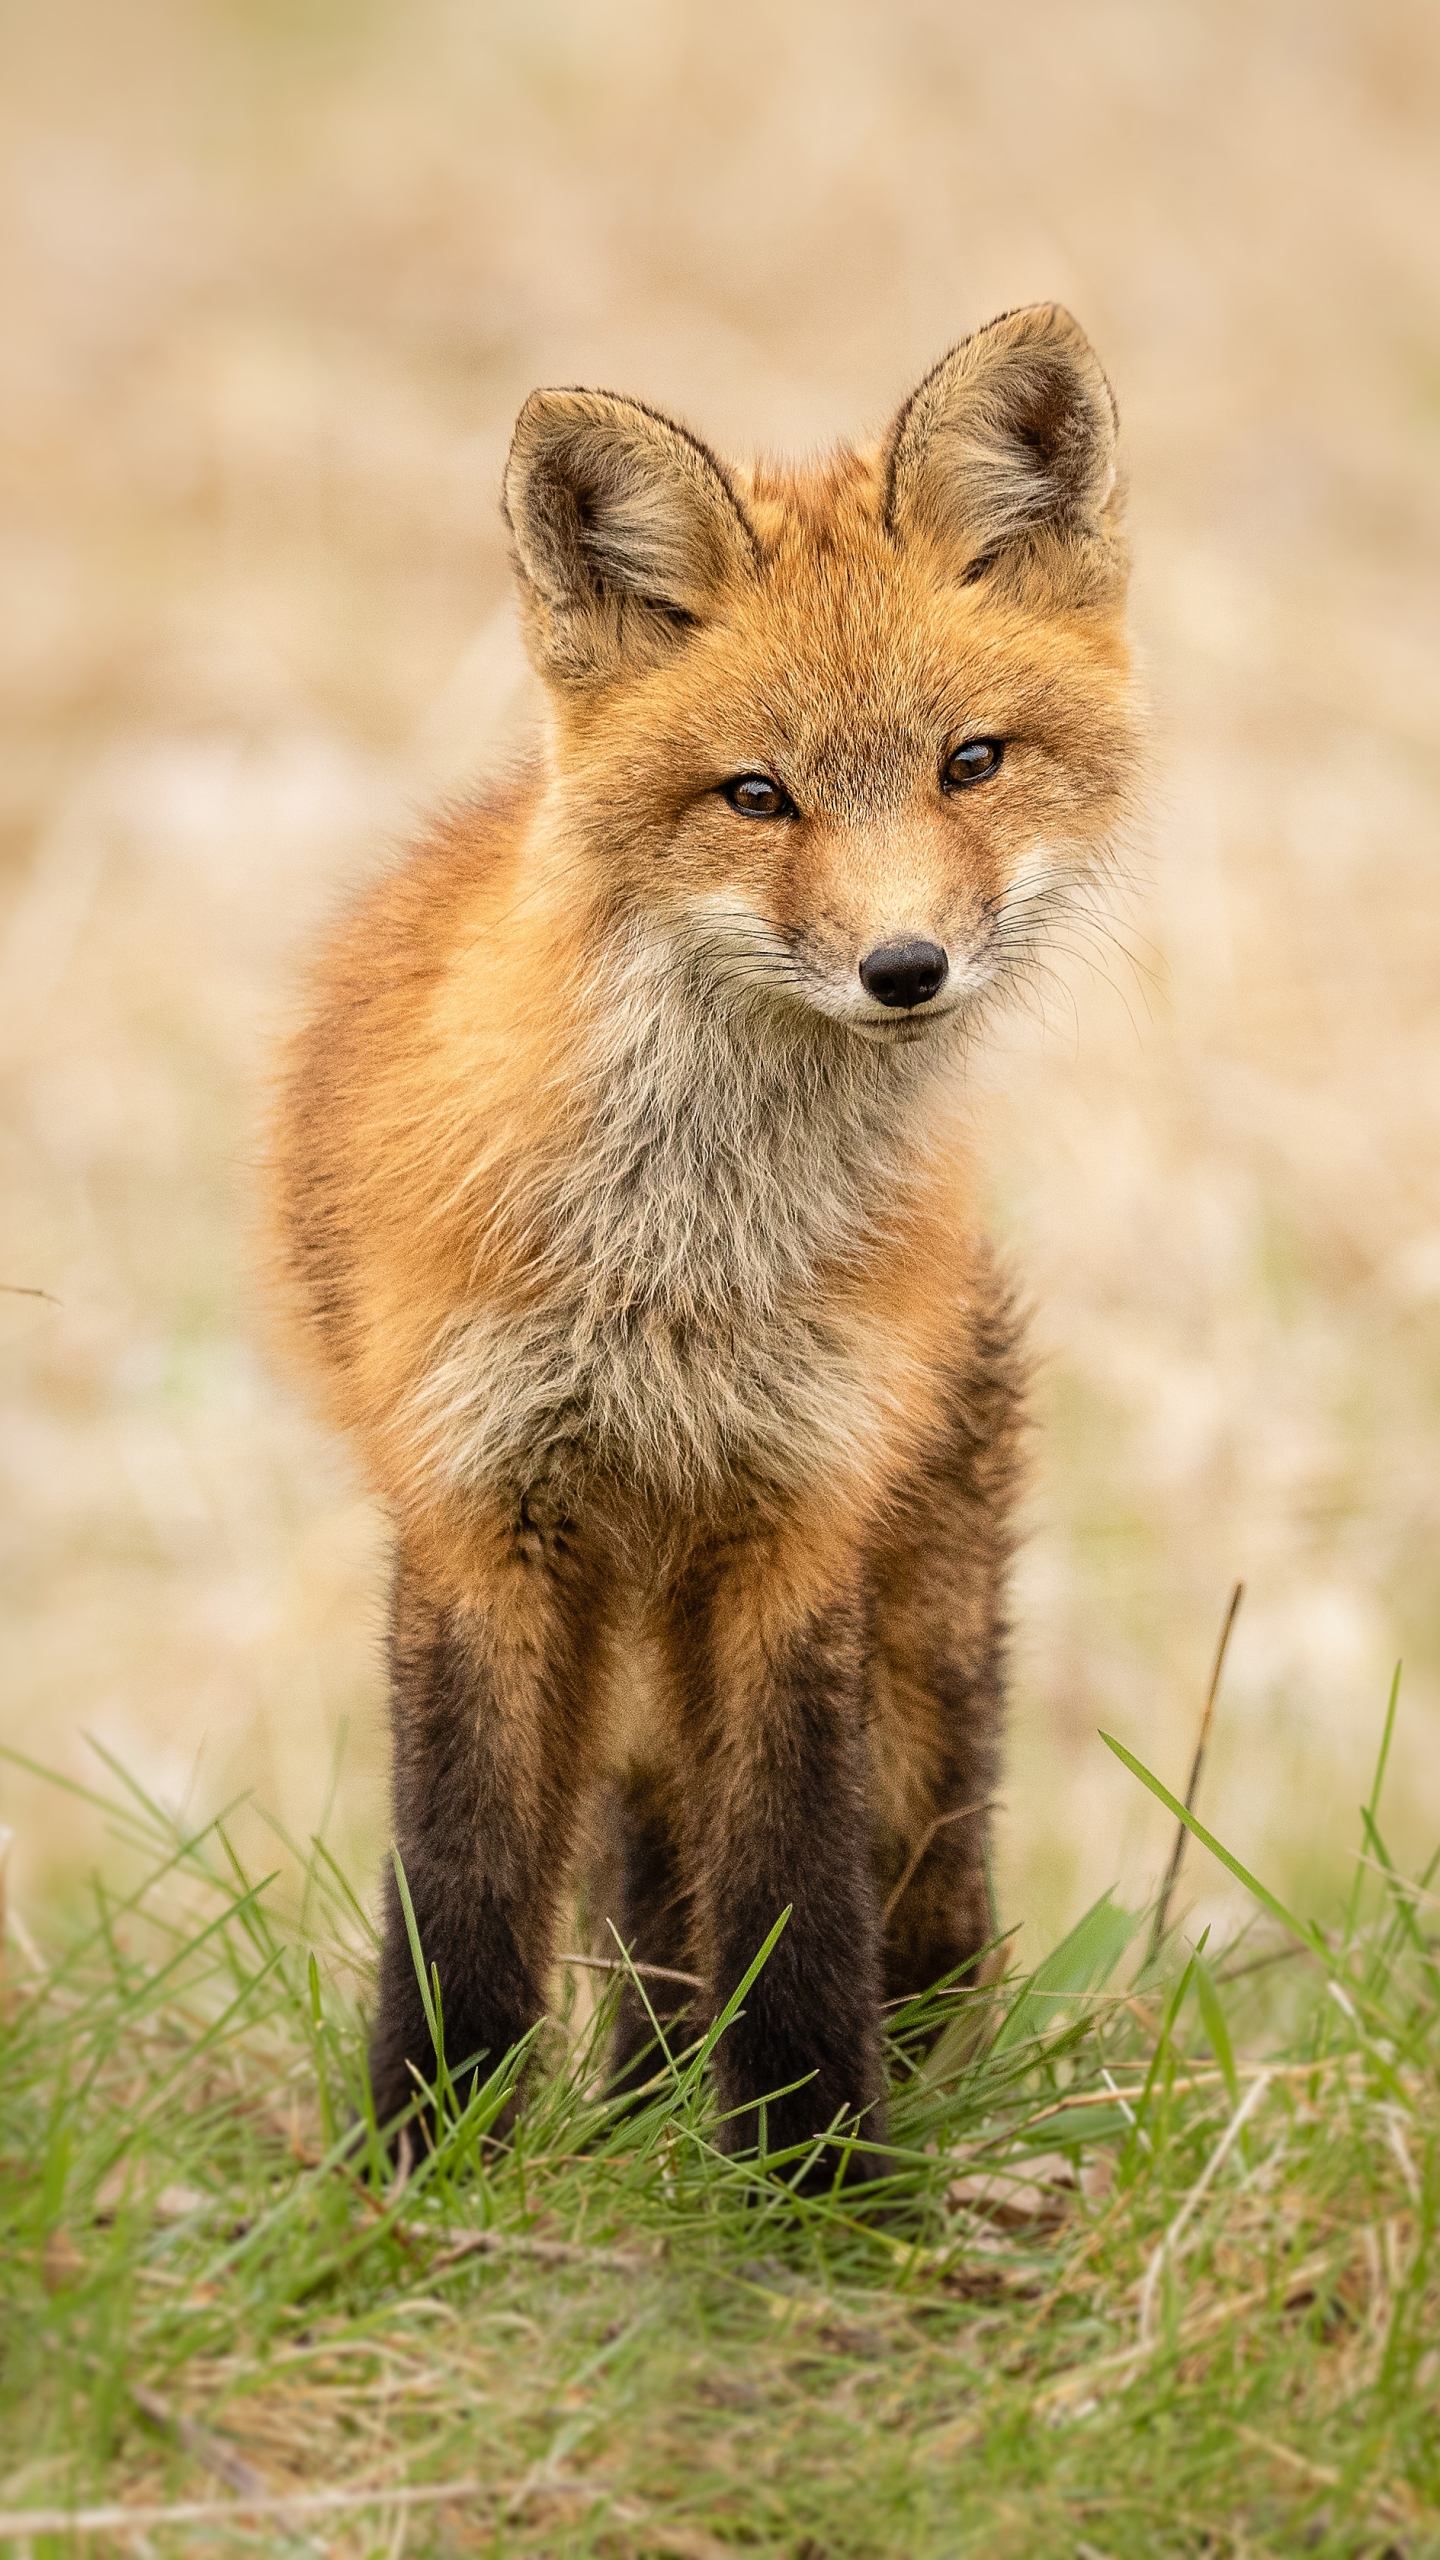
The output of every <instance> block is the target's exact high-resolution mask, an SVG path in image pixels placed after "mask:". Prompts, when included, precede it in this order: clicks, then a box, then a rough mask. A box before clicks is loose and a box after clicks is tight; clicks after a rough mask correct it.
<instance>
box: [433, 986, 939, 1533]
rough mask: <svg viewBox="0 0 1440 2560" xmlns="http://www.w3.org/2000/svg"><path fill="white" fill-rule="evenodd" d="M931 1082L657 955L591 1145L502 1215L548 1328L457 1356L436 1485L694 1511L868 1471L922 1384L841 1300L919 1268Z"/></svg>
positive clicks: (628, 1004) (602, 1092)
mask: <svg viewBox="0 0 1440 2560" xmlns="http://www.w3.org/2000/svg"><path fill="white" fill-rule="evenodd" d="M612 996H613V989H612ZM817 1035H818V1036H817ZM931 1073H932V1071H931V1070H930V1069H929V1067H928V1064H927V1062H926V1060H925V1058H924V1054H923V1053H917V1052H916V1051H915V1050H905V1051H897V1052H892V1051H886V1050H879V1049H873V1048H870V1047H867V1046H866V1045H864V1044H863V1043H861V1042H859V1041H856V1040H854V1039H853V1038H851V1037H850V1036H849V1035H847V1034H846V1033H844V1032H843V1031H840V1030H838V1029H837V1028H836V1027H835V1026H833V1025H831V1024H829V1023H823V1022H822V1023H819V1024H817V1023H815V1021H814V1019H813V1017H811V1018H809V1019H806V1018H805V1017H803V1016H800V1015H798V1013H797V1015H796V1016H795V1017H794V1018H791V1017H789V1016H787V1015H779V1016H778V1018H777V1012H776V1009H775V1007H774V1006H773V1003H771V1002H768V1001H766V1002H759V1003H756V1002H745V1001H743V1000H742V1001H731V1000H730V999H728V998H722V997H719V996H717V994H716V992H715V991H714V989H713V987H708V986H704V985H702V984H697V983H696V982H695V981H694V980H693V979H692V978H690V977H689V976H688V975H687V973H686V972H685V970H684V968H683V966H682V967H680V968H677V967H676V965H675V955H674V953H673V951H671V952H669V953H657V952H656V951H655V949H654V947H653V946H650V947H643V946H642V947H641V948H639V949H637V951H636V952H635V953H634V954H633V955H632V957H631V960H630V962H629V964H628V967H627V969H626V971H625V972H624V973H623V975H622V977H621V981H620V988H619V995H618V999H616V1000H614V1001H612V1002H610V1003H609V1004H608V1005H607V1007H606V1010H605V1015H604V1023H603V1029H602V1030H601V1031H600V1033H599V1034H598V1036H597V1037H596V1039H595V1041H594V1043H593V1046H592V1050H591V1054H590V1056H589V1058H588V1061H587V1067H586V1077H587V1083H588V1091H587V1093H586V1096H585V1108H584V1112H583V1115H582V1128H583V1134H582V1135H581V1136H580V1138H579V1140H578V1142H577V1143H576V1144H575V1145H573V1146H572V1148H571V1149H570V1150H569V1152H568V1154H567V1155H566V1156H565V1158H564V1160H563V1161H560V1162H549V1163H547V1164H545V1165H543V1166H539V1167H536V1168H534V1169H530V1170H527V1173H526V1176H525V1178H524V1180H523V1181H521V1182H517V1184H516V1185H515V1187H514V1190H513V1192H512V1195H511V1196H510V1197H508V1198H507V1199H505V1200H503V1201H502V1202H500V1203H499V1204H498V1206H497V1210H496V1215H497V1217H499V1218H501V1219H503V1220H504V1222H505V1223H506V1225H508V1226H509V1227H510V1228H511V1230H512V1231H513V1232H515V1233H521V1234H523V1235H524V1236H525V1237H526V1238H527V1239H530V1240H531V1243H530V1278H531V1282H532V1291H533V1294H532V1295H531V1298H530V1303H529V1304H528V1305H527V1306H526V1308H525V1309H524V1311H523V1312H516V1311H515V1309H514V1308H513V1306H500V1305H492V1304H487V1303H485V1302H483V1301H477V1302H475V1303H472V1304H470V1305H468V1306H466V1307H465V1308H463V1309H461V1310H460V1311H458V1312H457V1313H456V1315H455V1316H453V1317H452V1318H451V1320H450V1321H449V1323H448V1324H447V1325H446V1326H445V1328H444V1330H443V1332H442V1333H441V1335H440V1336H439V1337H438V1338H437V1340H436V1341H435V1343H434V1344H433V1346H432V1352H431V1357H430V1360H429V1362H428V1364H427V1367H426V1370H425V1373H424V1376H423V1378H422V1380H421V1382H420V1385H419V1388H418V1391H417V1393H416V1394H415V1396H414V1399H413V1402H412V1406H411V1421H412V1428H413V1431H414V1434H415V1438H416V1440H417V1443H418V1444H419V1446H420V1448H421V1449H422V1450H423V1454H424V1458H425V1460H426V1461H427V1463H428V1464H429V1465H431V1466H435V1467H438V1470H439V1471H440V1473H441V1474H442V1475H443V1477H444V1478H445V1479H446V1480H447V1481H448V1482H449V1483H450V1484H451V1485H452V1486H455V1487H468V1488H472V1489H475V1490H480V1489H482V1488H500V1487H505V1488H508V1489H513V1490H515V1491H524V1490H525V1489H527V1488H528V1487H531V1486H533V1485H536V1484H551V1485H555V1486H556V1487H557V1488H563V1489H564V1490H566V1491H567V1492H568V1491H572V1490H574V1491H578V1489H579V1488H580V1486H581V1485H582V1484H583V1482H584V1481H585V1480H586V1479H587V1478H593V1477H594V1476H596V1475H597V1474H605V1475H609V1476H611V1477H616V1478H618V1479H619V1480H620V1481H621V1482H622V1483H625V1484H627V1485H629V1486H631V1487H633V1488H634V1489H635V1490H636V1491H644V1492H647V1493H649V1494H651V1495H652V1496H655V1497H658V1498H659V1499H661V1500H666V1501H674V1502H683V1501H693V1500H697V1499H699V1500H703V1498H704V1497H705V1495H706V1494H707V1492H708V1493H713V1492H714V1491H715V1490H717V1489H719V1488H720V1487H722V1486H723V1485H724V1484H726V1483H727V1482H734V1481H737V1480H739V1479H741V1478H745V1477H749V1478H751V1479H752V1480H757V1481H760V1482H764V1483H768V1484H771V1485H774V1486H776V1487H785V1486H794V1485H796V1484H798V1483H802V1482H804V1481H806V1480H807V1479H812V1478H815V1477H817V1476H819V1475H822V1474H823V1473H824V1471H825V1470H826V1469H827V1468H830V1467H833V1466H834V1465H835V1464H837V1463H838V1462H842V1461H845V1460H851V1461H853V1460H854V1459H856V1458H857V1457H858V1458H860V1459H861V1460H862V1461H863V1453H864V1448H865V1444H866V1441H867V1439H868V1438H869V1437H870V1436H871V1435H872V1434H873V1432H874V1429H875V1426H876V1422H877V1420H878V1418H879V1414H880V1411H881V1409H882V1407H884V1406H885V1405H886V1404H891V1403H894V1402H895V1401H896V1400H898V1398H899V1397H900V1396H901V1394H902V1393H903V1389H904V1385H905V1380H904V1378H903V1375H901V1374H897V1365H896V1361H895V1358H894V1356H893V1348H892V1347H891V1346H889V1345H888V1344H887V1342H886V1341H885V1339H884V1331H885V1328H884V1324H883V1318H882V1317H880V1316H879V1315H877V1314H876V1313H873V1312H871V1313H868V1314H867V1313H863V1312H861V1303H862V1302H861V1299H860V1293H858V1292H857V1293H854V1294H853V1296H852V1294H851V1293H847V1292H846V1290H845V1289H844V1287H843V1285H842V1286H840V1287H838V1288H837V1286H836V1285H835V1282H836V1278H837V1275H842V1274H843V1273H844V1271H845V1269H846V1268H847V1266H848V1267H850V1268H852V1269H855V1270H857V1271H858V1270H860V1269H862V1268H863V1267H864V1266H866V1265H871V1264H873V1263H874V1262H875V1261H876V1260H877V1259H880V1260H882V1261H883V1258H884V1257H885V1255H886V1254H887V1253H889V1252H893V1251H895V1250H896V1249H897V1248H896V1247H895V1246H894V1244H893V1243H892V1242H891V1221H890V1215H889V1212H890V1211H891V1210H892V1209H893V1204H894V1200H895V1197H896V1193H897V1186H898V1185H899V1184H900V1183H901V1182H902V1181H903V1178H904V1168H905V1164H906V1161H907V1158H909V1157H911V1156H913V1151H914V1148H915V1146H916V1144H917V1142H919V1137H920V1133H919V1131H918V1130H917V1125H916V1124H917V1120H919V1119H921V1118H923V1113H921V1112H920V1111H919V1110H918V1109H917V1104H918V1102H919V1099H920V1096H921V1094H922V1093H923V1091H924V1090H925V1088H926V1087H927V1086H928V1085H929V1083H930V1081H931ZM822 1281H824V1282H827V1283H828V1284H829V1285H826V1286H822ZM847 1300H848V1303H847ZM875 1303H876V1300H875V1293H874V1292H866V1293H864V1299H863V1304H864V1305H865V1306H867V1307H870V1308H872V1309H873V1308H874V1306H875Z"/></svg>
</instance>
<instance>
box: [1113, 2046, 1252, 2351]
mask: <svg viewBox="0 0 1440 2560" xmlns="http://www.w3.org/2000/svg"><path fill="white" fill-rule="evenodd" d="M1272 2078H1273V2074H1272V2073H1270V2072H1269V2071H1262V2072H1261V2074H1260V2076H1259V2078H1258V2080H1257V2081H1256V2082H1255V2085H1254V2087H1253V2088H1252V2089H1251V2090H1250V2092H1249V2094H1248V2095H1247V2096H1246V2097H1244V2098H1242V2099H1241V2101H1240V2104H1239V2106H1238V2107H1237V2108H1236V2110H1235V2113H1234V2114H1233V2116H1232V2117H1231V2119H1230V2122H1229V2123H1228V2125H1227V2126H1226V2128H1225V2131H1224V2133H1223V2134H1222V2135H1221V2137H1220V2140H1219V2141H1218V2142H1217V2144H1216V2145H1215V2148H1214V2150H1213V2151H1212V2152H1211V2154H1210V2157H1209V2159H1208V2160H1207V2161H1206V2163H1205V2166H1204V2168H1203V2169H1202V2170H1201V2172H1200V2175H1199V2177H1198V2178H1197V2179H1196V2181H1195V2184H1194V2186H1193V2187H1192V2188H1191V2189H1190V2191H1189V2193H1188V2195H1187V2196H1186V2197H1185V2200H1184V2202H1183V2203H1182V2205H1181V2207H1180V2210H1179V2212H1178V2213H1177V2214H1176V2215H1175V2216H1174V2219H1173V2220H1172V2221H1171V2223H1170V2225H1169V2228H1168V2229H1167V2231H1166V2233H1165V2237H1164V2239H1163V2240H1162V2241H1161V2243H1160V2246H1159V2248H1158V2249H1157V2250H1156V2251H1155V2254H1154V2256H1153V2257H1152V2258H1151V2260H1150V2264H1149V2266H1148V2267H1147V2268H1146V2270H1145V2277H1144V2281H1143V2283H1142V2285H1141V2287H1140V2344H1141V2346H1142V2347H1146V2348H1149V2347H1152V2346H1153V2345H1154V2343H1155V2296H1156V2293H1157V2292H1158V2290H1159V2285H1160V2279H1161V2276H1162V2275H1163V2274H1164V2271H1165V2269H1166V2267H1167V2265H1170V2264H1173V2261H1174V2257H1175V2252H1176V2250H1177V2248H1178V2247H1179V2245H1180V2240H1181V2237H1182V2235H1183V2233H1184V2230H1185V2226H1186V2224H1187V2223H1188V2222H1189V2220H1190V2218H1191V2216H1192V2215H1193V2213H1194V2212H1195V2209H1196V2207H1197V2205H1199V2204H1200V2202H1201V2201H1202V2199H1203V2198H1204V2196H1205V2195H1206V2194H1207V2193H1208V2192H1209V2189H1210V2187H1211V2185H1212V2184H1213V2182H1214V2180H1215V2179H1216V2177H1218V2175H1219V2173H1220V2171H1221V2169H1223V2167H1224V2165H1225V2163H1226V2161H1227V2160H1228V2159H1229V2157H1230V2154H1231V2152H1232V2151H1233V2150H1234V2148H1235V2145H1236V2143H1237V2142H1238V2141H1239V2139H1240V2136H1241V2134H1242V2133H1243V2132H1244V2130H1245V2127H1246V2125H1247V2124H1248V2123H1249V2121H1250V2118H1251V2117H1252V2116H1253V2115H1254V2114H1255V2113H1256V2112H1257V2110H1258V2109H1259V2108H1260V2107H1261V2106H1262V2105H1263V2104H1264V2101H1265V2097H1266V2094H1267V2092H1268V2090H1269V2088H1270V2084H1271V2080H1272Z"/></svg>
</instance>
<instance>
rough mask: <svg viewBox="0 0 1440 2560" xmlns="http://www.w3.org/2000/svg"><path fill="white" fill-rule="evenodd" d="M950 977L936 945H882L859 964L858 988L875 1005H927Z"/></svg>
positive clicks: (910, 943) (890, 943)
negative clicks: (862, 989)
mask: <svg viewBox="0 0 1440 2560" xmlns="http://www.w3.org/2000/svg"><path fill="white" fill-rule="evenodd" d="M949 974H950V963H949V961H948V960H947V959H946V957H945V954H944V952H943V951H942V950H941V948H940V945H939V943H938V942H882V943H880V944H878V945H877V947H876V949H875V950H873V951H867V952H866V954H865V957H864V959H863V960H862V961H861V963H860V984H861V986H862V987H863V988H864V990H865V993H866V994H867V996H873V997H874V999H875V1001H876V1003H877V1004H893V1005H913V1004H928V1003H929V1002H930V999H931V997H932V996H938V994H939V993H940V990H941V988H942V987H943V986H944V984H945V981H946V978H947V977H948V976H949Z"/></svg>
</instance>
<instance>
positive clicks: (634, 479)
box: [503, 390, 759, 683]
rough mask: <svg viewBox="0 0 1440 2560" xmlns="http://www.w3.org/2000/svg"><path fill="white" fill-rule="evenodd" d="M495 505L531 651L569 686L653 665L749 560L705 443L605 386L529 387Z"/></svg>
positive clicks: (736, 514) (733, 506)
mask: <svg viewBox="0 0 1440 2560" xmlns="http://www.w3.org/2000/svg"><path fill="white" fill-rule="evenodd" d="M503 503H504V512H505V520H506V522H507V524H508V525H509V527H510V529H511V532H512V534H513V535H514V538H515V565H516V570H517V573H518V575H519V578H520V581H521V588H522V593H523V594H524V598H525V602H526V605H527V609H528V610H527V620H528V625H529V636H530V645H531V651H532V654H533V655H534V657H535V660H536V663H537V665H538V666H539V668H540V671H541V673H542V674H545V675H550V676H555V677H559V678H561V679H563V680H566V681H568V682H571V683H574V682H583V681H585V680H586V679H591V680H603V679H604V678H605V677H606V676H608V675H613V674H615V673H617V672H619V669H620V666H621V664H622V663H623V662H624V661H626V660H631V661H635V662H637V663H640V664H643V663H645V662H647V661H653V660H654V658H655V657H656V655H657V654H658V653H660V652H662V651H663V650H664V648H665V647H666V646H669V647H673V646H674V645H675V641H676V636H677V633H678V631H679V630H681V629H683V627H684V626H685V625H686V624H688V623H692V622H697V621H703V620H704V619H705V617H706V614H707V612H709V611H710V610H712V609H713V606H714V603H715V601H716V598H717V596H718V595H719V593H720V591H721V590H722V589H723V588H724V587H725V586H727V585H728V584H730V583H731V582H732V581H733V580H734V579H735V578H736V577H738V576H743V575H744V574H745V572H746V571H747V570H748V569H750V568H751V567H753V565H754V564H755V562H756V560H757V559H758V556H759V555H758V546H757V544H756V539H755V535H754V532H753V531H752V529H751V526H750V523H749V520H748V518H747V517H746V515H745V512H744V509H743V508H742V507H741V504H740V501H739V499H738V498H737V497H736V495H735V492H734V490H733V489H732V487H731V485H730V482H729V480H728V479H727V478H726V476H725V473H724V471H723V469H722V468H721V466H720V464H719V463H718V462H717V461H716V459H715V456H714V455H713V454H712V453H711V452H710V450H709V448H708V447H707V446H705V445H703V444H701V443H700V441H699V439H698V437H695V436H692V435H691V434H690V433H689V432H688V430H687V429H686V428H684V427H680V426H677V425H676V424H675V423H674V421H673V420H672V419H669V418H664V417H661V416H660V415H659V414H658V412H657V411H655V410H653V409H646V408H644V407H642V406H641V404H640V402H639V401H638V400H622V399H619V398H617V397H616V396H615V395H614V394H613V393H612V392H608V391H578V390H577V391H533V392H532V393H531V395H530V397H529V399H528V400H527V401H526V403H525V406H524V408H523V409H522V410H521V412H520V416H519V419H518V420H517V422H516V427H515V436H514V441H513V443H512V445H511V447H510V458H509V461H508V462H507V464H506V466H505V493H504V501H503Z"/></svg>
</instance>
